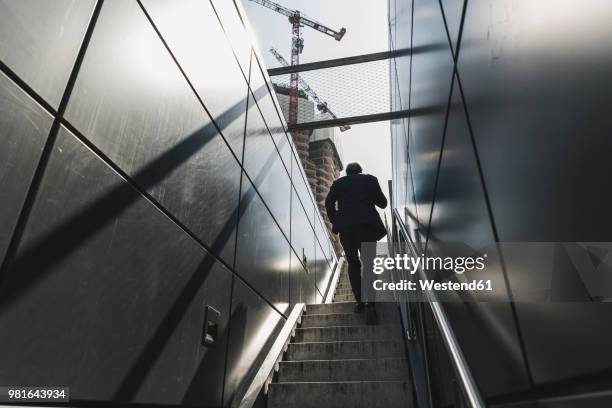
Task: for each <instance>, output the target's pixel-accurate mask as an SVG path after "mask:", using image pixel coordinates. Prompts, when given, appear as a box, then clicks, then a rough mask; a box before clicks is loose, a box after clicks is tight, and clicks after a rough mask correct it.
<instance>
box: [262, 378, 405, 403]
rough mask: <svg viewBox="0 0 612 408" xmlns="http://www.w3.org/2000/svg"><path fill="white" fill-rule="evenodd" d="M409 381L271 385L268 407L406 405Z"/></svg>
mask: <svg viewBox="0 0 612 408" xmlns="http://www.w3.org/2000/svg"><path fill="white" fill-rule="evenodd" d="M411 401H412V399H411V388H410V384H409V382H408V381H355V382H293V383H274V384H271V385H270V390H269V394H268V408H281V407H282V408H286V407H291V408H321V407H325V408H345V407H346V408H349V407H350V408H396V407H397V408H400V407H401V408H406V407H410V406H412V404H411Z"/></svg>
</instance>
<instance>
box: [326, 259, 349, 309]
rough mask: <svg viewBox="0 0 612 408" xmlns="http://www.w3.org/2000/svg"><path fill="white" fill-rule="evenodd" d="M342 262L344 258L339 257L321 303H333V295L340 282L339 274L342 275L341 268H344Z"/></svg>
mask: <svg viewBox="0 0 612 408" xmlns="http://www.w3.org/2000/svg"><path fill="white" fill-rule="evenodd" d="M344 262H345V258H344V256H341V257H340V258H338V261H336V265H335V267H334V270H333V272H332V276H331V278H330V279H329V284H328V285H327V290H326V291H325V296H324V298H323V303H332V302H333V300H334V294H335V293H336V287H337V286H338V280H340V274H341V273H342V268H344Z"/></svg>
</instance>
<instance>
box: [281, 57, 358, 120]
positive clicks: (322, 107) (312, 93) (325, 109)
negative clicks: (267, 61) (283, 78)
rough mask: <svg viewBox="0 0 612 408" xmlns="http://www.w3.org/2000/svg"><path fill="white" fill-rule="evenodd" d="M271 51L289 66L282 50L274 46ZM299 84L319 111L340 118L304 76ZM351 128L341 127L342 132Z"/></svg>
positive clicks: (282, 63)
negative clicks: (279, 50)
mask: <svg viewBox="0 0 612 408" xmlns="http://www.w3.org/2000/svg"><path fill="white" fill-rule="evenodd" d="M270 52H271V53H272V55H274V57H275V58H276V60H277V61H278V62H279V63H280V64H281V65H282V66H283V67H287V66H289V63H288V62H287V60H286V59H285V58H284V57H283V56H282V55H281V54H280V52H278V50H277V49H276V48H274V47H272V48H270ZM299 84H300V85H301V87H302V89H303V90H304V92H305V93H306V94H307V95H308V96H310V97H311V98H312V100H313V101H314V102H315V103H316V104H317V109H318V110H319V112H321V113H326V114H328V115H329V116H331V117H332V118H333V119H338V117H337V116H336V115H335V114H334V112H332V111H331V109H330V108H329V106H328V105H327V102H324V101H323V100H322V99H321V98H319V95H317V93H316V92H315V91H314V90H313V89H312V88H311V87H310V86H309V85H308V83H306V81H304V80H303V79H302V78H299ZM350 128H351V127H350V126H349V125H343V126H340V127H339V129H340V131H341V132H344V131H345V130H349V129H350Z"/></svg>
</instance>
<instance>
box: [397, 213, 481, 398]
mask: <svg viewBox="0 0 612 408" xmlns="http://www.w3.org/2000/svg"><path fill="white" fill-rule="evenodd" d="M393 218H394V219H395V221H396V224H397V226H398V227H399V231H400V233H401V234H402V236H403V237H404V239H405V240H406V243H407V244H408V247H409V248H410V251H411V252H412V255H413V256H419V254H418V251H417V247H416V245H415V243H414V241H413V240H412V238H411V237H410V234H408V230H407V229H406V226H405V225H404V222H403V221H402V219H401V217H400V214H399V212H398V211H397V209H396V208H394V209H393ZM418 273H419V277H420V278H421V279H427V277H426V276H425V272H424V271H423V268H422V267H420V268H419V270H418ZM424 292H425V296H426V298H427V301H428V303H429V305H430V307H431V311H432V313H433V315H434V318H435V320H436V323H437V325H438V328H439V329H440V333H441V334H442V339H443V340H444V345H445V347H446V349H447V350H448V353H449V354H450V356H451V360H452V364H453V368H454V369H455V372H456V374H457V377H458V378H459V383H460V384H461V388H462V390H463V393H464V395H465V398H466V399H467V401H468V402H469V404H470V406H471V407H473V408H484V407H485V406H486V405H485V402H484V400H483V398H482V396H481V395H480V391H479V390H478V386H477V385H476V381H475V380H474V377H473V376H472V373H471V372H470V369H469V367H468V364H467V361H466V359H465V356H464V355H463V351H461V347H460V346H459V342H458V341H457V337H456V336H455V333H454V332H453V329H452V327H451V325H450V322H449V320H448V317H447V316H446V313H445V312H444V309H443V308H442V306H441V304H440V302H438V300H437V297H436V294H435V292H433V291H432V290H429V289H425V290H424Z"/></svg>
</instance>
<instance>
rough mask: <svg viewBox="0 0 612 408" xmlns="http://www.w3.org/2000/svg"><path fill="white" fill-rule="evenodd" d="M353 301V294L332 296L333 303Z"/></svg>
mask: <svg viewBox="0 0 612 408" xmlns="http://www.w3.org/2000/svg"><path fill="white" fill-rule="evenodd" d="M354 301H355V296H353V293H352V292H351V293H347V294H346V295H338V294H335V295H334V302H354Z"/></svg>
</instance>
